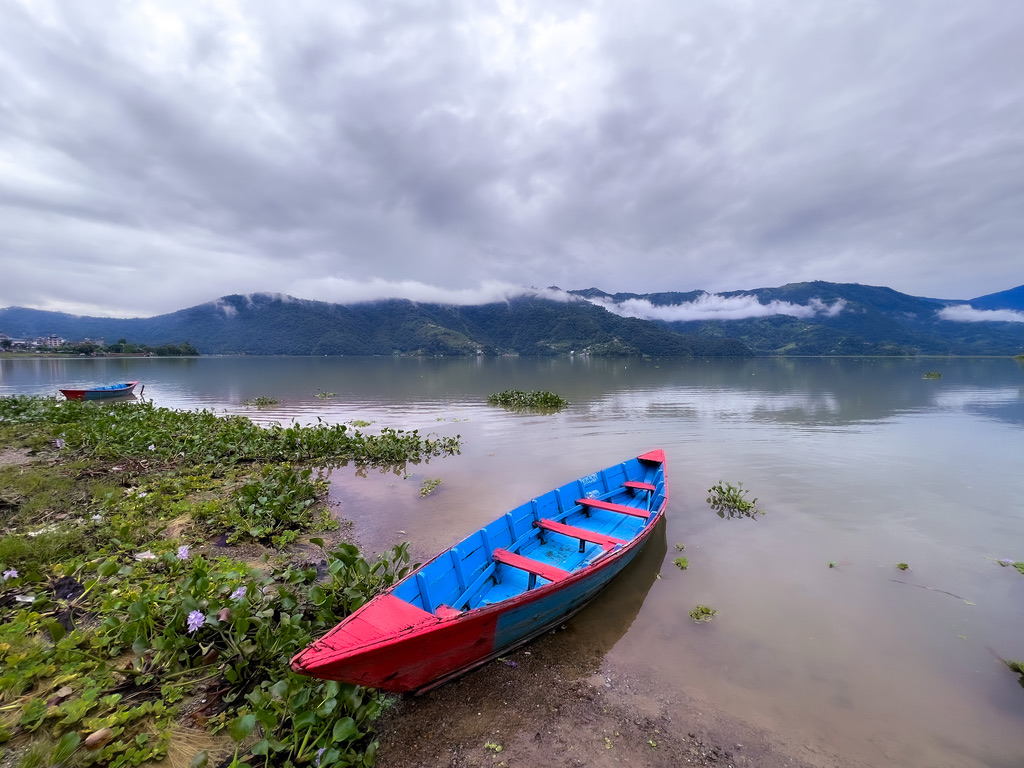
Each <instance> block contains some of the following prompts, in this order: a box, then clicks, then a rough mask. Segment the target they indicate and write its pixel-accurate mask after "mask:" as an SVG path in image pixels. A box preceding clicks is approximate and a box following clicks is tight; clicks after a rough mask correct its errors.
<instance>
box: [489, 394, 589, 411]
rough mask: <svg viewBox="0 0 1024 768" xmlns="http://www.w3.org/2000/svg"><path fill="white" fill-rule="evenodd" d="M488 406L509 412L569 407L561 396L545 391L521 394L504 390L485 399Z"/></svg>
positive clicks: (554, 409)
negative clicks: (495, 406)
mask: <svg viewBox="0 0 1024 768" xmlns="http://www.w3.org/2000/svg"><path fill="white" fill-rule="evenodd" d="M487 402H488V403H489V404H490V405H500V406H501V407H503V408H508V409H509V410H521V409H536V410H542V411H557V410H560V409H562V408H565V407H566V406H567V405H569V401H568V400H566V399H565V398H564V397H562V396H561V395H556V394H555V393H554V392H548V391H546V390H537V391H531V392H523V391H522V390H518V389H506V390H505V391H504V392H498V393H496V394H493V395H490V396H489V397H488V398H487Z"/></svg>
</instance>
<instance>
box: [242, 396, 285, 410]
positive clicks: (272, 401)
mask: <svg viewBox="0 0 1024 768" xmlns="http://www.w3.org/2000/svg"><path fill="white" fill-rule="evenodd" d="M280 402H281V401H280V400H278V399H277V398H276V397H263V396H262V395H261V396H260V397H255V398H253V399H252V400H243V401H242V405H244V406H246V407H255V408H271V407H273V406H275V405H277V404H278V403H280Z"/></svg>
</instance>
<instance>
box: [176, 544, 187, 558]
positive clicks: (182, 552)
mask: <svg viewBox="0 0 1024 768" xmlns="http://www.w3.org/2000/svg"><path fill="white" fill-rule="evenodd" d="M178 559H179V560H188V544H182V545H181V546H180V547H178Z"/></svg>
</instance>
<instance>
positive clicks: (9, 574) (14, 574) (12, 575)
mask: <svg viewBox="0 0 1024 768" xmlns="http://www.w3.org/2000/svg"><path fill="white" fill-rule="evenodd" d="M16 578H18V571H17V570H16V569H14V568H11V569H10V570H7V571H4V581H7V580H8V579H16Z"/></svg>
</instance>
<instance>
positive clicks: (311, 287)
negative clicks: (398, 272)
mask: <svg viewBox="0 0 1024 768" xmlns="http://www.w3.org/2000/svg"><path fill="white" fill-rule="evenodd" d="M288 292H289V293H291V294H293V295H295V296H299V297H301V298H303V299H314V300H317V301H328V302H332V303H335V304H359V303H362V302H367V301H378V300H380V299H395V298H401V299H409V300H410V301H419V302H423V303H426V304H454V305H458V306H468V305H476V304H490V303H493V302H499V301H509V300H511V299H514V298H517V297H519V296H536V297H538V298H544V299H553V300H555V301H570V300H572V299H573V298H574V297H573V296H571V295H570V294H568V293H566V292H565V291H562V290H559V289H557V288H527V287H524V286H521V285H512V284H510V283H504V282H500V281H497V280H485V281H483V282H481V283H479V284H478V285H477V286H476V287H475V288H460V289H453V288H442V287H440V286H437V285H431V284H429V283H421V282H417V281H415V280H397V281H392V280H382V279H380V278H373V279H371V280H349V279H347V278H343V277H327V278H316V279H302V280H296V281H295V282H294V283H292V284H291V285H290V286H289V289H288Z"/></svg>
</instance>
